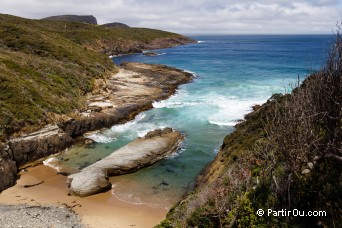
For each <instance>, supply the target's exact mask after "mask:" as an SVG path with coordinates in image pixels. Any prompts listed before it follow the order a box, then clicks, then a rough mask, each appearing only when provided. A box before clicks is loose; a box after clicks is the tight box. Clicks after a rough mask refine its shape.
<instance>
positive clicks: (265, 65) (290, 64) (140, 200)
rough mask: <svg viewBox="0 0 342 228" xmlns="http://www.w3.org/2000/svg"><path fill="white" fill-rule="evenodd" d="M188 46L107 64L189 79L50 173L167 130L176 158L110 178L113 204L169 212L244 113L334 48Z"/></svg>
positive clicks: (233, 41)
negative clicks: (140, 65) (175, 136)
mask: <svg viewBox="0 0 342 228" xmlns="http://www.w3.org/2000/svg"><path fill="white" fill-rule="evenodd" d="M192 38H194V39H195V40H198V43H196V44H188V45H183V46H179V47H175V48H168V49H160V50H154V52H157V53H158V56H144V55H142V54H134V55H126V56H121V57H116V58H114V59H113V62H115V63H116V64H120V63H122V62H124V61H130V62H144V63H158V64H165V65H168V66H172V67H176V68H179V69H183V70H186V71H189V72H193V74H194V75H195V76H196V77H195V79H194V80H193V82H191V83H188V84H185V85H182V86H181V87H180V89H179V90H178V91H177V93H176V94H175V95H173V96H171V97H170V98H169V99H167V100H164V101H161V102H155V103H154V104H153V107H154V108H153V109H152V110H149V111H146V112H143V113H141V114H139V115H138V116H137V117H136V118H135V120H133V121H131V122H128V123H126V124H122V125H117V126H113V127H112V128H110V129H107V130H105V131H102V132H98V133H95V134H92V135H89V136H88V137H89V138H92V139H93V140H95V141H96V142H97V143H96V144H94V145H92V146H91V147H84V146H82V147H77V146H76V147H73V148H71V149H69V151H68V152H67V153H65V154H63V155H58V156H56V158H55V159H58V162H57V164H58V167H57V168H59V169H61V170H63V171H71V172H76V171H77V170H79V169H81V168H83V167H85V166H87V165H89V164H91V163H93V162H95V161H97V160H98V159H101V158H103V157H105V156H107V155H109V154H110V153H112V152H113V151H114V150H115V149H117V148H119V147H121V146H123V145H125V144H127V143H128V142H130V141H132V140H133V139H135V138H137V137H139V136H143V135H144V134H145V133H147V132H148V131H150V130H154V129H156V128H163V127H172V128H174V129H177V130H179V131H181V132H182V133H183V134H184V135H185V137H186V139H185V141H184V143H183V145H182V147H181V149H180V150H179V151H178V152H177V153H176V154H174V155H172V156H170V157H168V158H166V159H164V160H162V161H160V162H157V163H155V164H154V165H152V166H150V167H147V168H144V169H142V170H140V171H138V172H136V173H133V174H128V175H123V176H120V177H112V178H111V181H112V183H113V188H112V194H113V195H114V196H115V197H117V198H118V199H120V200H123V201H126V202H131V203H134V204H147V205H150V206H153V207H161V208H165V209H168V208H170V207H171V206H172V205H173V204H174V203H176V202H177V201H178V200H179V199H181V196H182V195H183V194H185V193H186V192H187V191H189V190H191V189H192V188H193V186H194V183H195V180H196V176H197V175H198V174H199V173H200V171H201V170H202V169H203V168H204V167H205V166H206V165H207V164H208V163H209V162H210V161H212V160H213V159H214V157H215V155H216V153H217V152H218V150H219V148H220V146H221V144H222V142H223V139H224V137H225V136H226V135H228V134H229V133H231V132H232V131H234V125H235V124H236V123H237V122H238V121H239V120H241V119H243V117H244V115H245V114H247V113H248V112H250V111H251V107H252V106H253V105H256V104H262V103H264V102H265V101H267V99H268V98H270V97H271V96H272V94H274V93H285V92H289V91H291V88H292V87H293V86H294V85H296V83H297V80H298V78H299V79H300V80H303V79H304V78H305V77H306V76H307V75H308V74H310V73H312V72H314V71H316V70H318V69H320V67H321V66H323V65H324V62H325V60H326V58H327V56H328V52H329V49H330V45H331V43H332V42H333V41H334V37H333V35H297V36H292V35H282V36H276V35H267V36H266V35H265V36H263V35H253V36H252V35H243V36H242V35H241V36H239V35H232V36H193V37H192ZM54 164H55V165H56V160H55V162H54Z"/></svg>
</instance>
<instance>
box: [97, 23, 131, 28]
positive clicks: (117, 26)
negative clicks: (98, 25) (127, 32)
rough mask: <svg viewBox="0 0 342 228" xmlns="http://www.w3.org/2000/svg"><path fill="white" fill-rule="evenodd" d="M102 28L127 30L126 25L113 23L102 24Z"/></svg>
mask: <svg viewBox="0 0 342 228" xmlns="http://www.w3.org/2000/svg"><path fill="white" fill-rule="evenodd" d="M102 26H105V27H108V28H129V26H128V25H126V24H124V23H120V22H113V23H107V24H103V25H102Z"/></svg>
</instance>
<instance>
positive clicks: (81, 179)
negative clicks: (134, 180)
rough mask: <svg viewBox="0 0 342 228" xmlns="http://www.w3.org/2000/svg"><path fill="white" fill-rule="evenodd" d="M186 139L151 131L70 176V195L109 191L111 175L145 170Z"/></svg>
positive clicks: (168, 133) (169, 133) (173, 134)
mask: <svg viewBox="0 0 342 228" xmlns="http://www.w3.org/2000/svg"><path fill="white" fill-rule="evenodd" d="M183 139H184V137H183V136H182V135H181V133H180V132H178V131H173V130H172V129H171V128H165V129H164V130H160V129H158V130H155V131H152V132H149V133H147V134H146V135H145V137H143V138H138V139H136V140H134V141H132V142H130V143H129V144H127V145H126V146H124V147H121V148H120V149H118V150H116V151H114V152H113V153H112V154H110V155H109V156H107V157H105V158H104V159H102V160H100V161H98V162H96V163H94V164H92V165H90V166H88V167H86V168H84V169H83V170H82V171H81V172H79V173H76V174H73V175H70V176H69V177H68V185H69V188H70V193H71V194H74V195H79V196H89V195H92V194H96V193H98V192H101V191H104V190H106V189H108V188H110V186H111V183H110V182H109V180H108V176H110V175H122V174H126V173H130V172H134V171H136V170H138V169H141V168H143V167H146V166H148V165H151V164H153V163H155V162H156V161H158V160H160V159H162V158H164V157H165V156H167V155H169V154H171V153H173V152H175V151H176V150H177V149H178V147H179V145H180V143H181V142H182V140H183Z"/></svg>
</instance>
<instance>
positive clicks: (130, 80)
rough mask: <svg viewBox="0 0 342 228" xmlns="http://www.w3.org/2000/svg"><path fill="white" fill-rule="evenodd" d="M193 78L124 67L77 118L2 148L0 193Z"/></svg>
mask: <svg viewBox="0 0 342 228" xmlns="http://www.w3.org/2000/svg"><path fill="white" fill-rule="evenodd" d="M192 78H193V75H192V74H190V73H187V72H184V71H182V70H178V69H175V68H170V67H167V66H164V65H149V64H142V63H125V64H122V65H121V66H120V71H119V73H117V74H115V75H113V76H112V77H110V78H109V79H98V80H97V81H96V86H95V88H96V89H95V90H94V91H93V92H92V93H91V94H88V96H87V108H86V109H85V110H82V111H80V112H79V113H78V115H77V116H76V117H75V118H69V119H68V120H66V121H62V122H58V123H56V124H54V125H48V126H46V127H45V128H43V129H41V130H40V131H37V132H34V133H31V134H28V135H22V136H21V137H18V138H12V139H10V140H9V141H8V142H7V143H1V144H0V167H2V169H0V192H1V191H3V190H5V189H7V188H9V187H11V186H13V185H14V184H15V182H16V178H17V172H18V168H19V167H20V166H22V165H24V164H26V163H29V162H33V161H36V160H38V159H40V158H43V157H46V156H49V155H51V154H54V153H57V152H60V151H62V150H64V149H66V148H68V147H70V146H71V145H73V144H74V143H75V142H76V141H77V138H78V137H80V136H82V135H83V134H84V133H86V132H89V131H95V130H99V129H102V128H108V127H111V126H113V125H115V124H121V123H124V122H127V121H129V120H132V119H133V118H134V117H135V116H136V115H137V114H139V113H140V112H142V111H145V110H148V109H151V108H152V103H153V102H154V101H158V100H162V99H166V98H168V97H169V96H170V95H172V94H173V93H175V91H176V89H177V88H178V86H179V85H180V84H184V83H187V82H189V81H191V80H192Z"/></svg>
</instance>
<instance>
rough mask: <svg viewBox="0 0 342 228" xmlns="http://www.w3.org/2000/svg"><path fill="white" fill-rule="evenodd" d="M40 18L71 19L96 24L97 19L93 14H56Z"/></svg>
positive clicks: (52, 19) (53, 19)
mask: <svg viewBox="0 0 342 228" xmlns="http://www.w3.org/2000/svg"><path fill="white" fill-rule="evenodd" d="M42 20H51V21H73V22H83V23H87V24H93V25H97V20H96V18H95V17H94V16H93V15H58V16H51V17H46V18H43V19H42Z"/></svg>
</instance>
